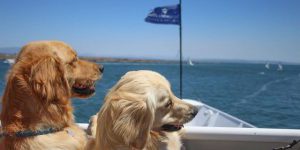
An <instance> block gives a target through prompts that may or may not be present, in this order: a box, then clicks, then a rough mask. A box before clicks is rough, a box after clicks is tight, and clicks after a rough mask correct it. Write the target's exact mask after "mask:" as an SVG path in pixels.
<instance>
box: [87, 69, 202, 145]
mask: <svg viewBox="0 0 300 150" xmlns="http://www.w3.org/2000/svg"><path fill="white" fill-rule="evenodd" d="M197 112H198V109H197V108H196V107H195V106H192V105H190V104H188V103H186V102H184V101H182V100H180V99H179V98H177V97H176V96H175V95H174V94H173V93H172V91H171V86H170V84H169V82H168V81H167V80H166V79H165V78H164V77H163V76H162V75H160V74H159V73H156V72H153V71H146V70H141V71H131V72H128V73H126V74H125V75H124V76H123V77H122V78H121V79H120V81H119V82H118V83H117V84H116V85H115V86H114V87H113V88H112V89H111V90H110V92H109V93H108V94H107V96H106V98H105V102H104V104H103V106H102V108H101V109H100V112H99V113H98V118H97V119H96V118H94V120H97V124H98V125H97V131H96V135H95V140H94V141H93V142H91V144H90V146H91V147H89V148H88V149H94V150H119V149H122V150H123V149H130V150H133V149H134V150H136V149H138V150H142V149H143V150H158V149H169V150H179V149H180V147H181V141H180V135H179V132H178V131H180V130H181V128H182V127H183V124H184V123H187V122H188V121H190V120H191V119H193V118H194V117H195V115H196V114H197ZM94 130H95V129H94Z"/></svg>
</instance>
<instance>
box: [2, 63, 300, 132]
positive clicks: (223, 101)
mask: <svg viewBox="0 0 300 150" xmlns="http://www.w3.org/2000/svg"><path fill="white" fill-rule="evenodd" d="M102 64H103V65H104V67H105V72H104V76H103V78H102V80H101V81H99V82H98V84H97V86H96V90H97V91H96V94H95V96H93V97H91V98H89V99H87V100H81V99H73V100H72V102H73V105H74V108H75V109H74V110H75V116H76V121H77V122H88V119H89V117H90V116H91V115H93V114H95V113H97V112H98V111H99V109H100V107H101V105H102V103H103V99H104V96H105V94H106V93H107V92H108V90H109V89H110V88H111V87H112V86H113V85H114V84H115V83H116V82H117V81H118V80H119V79H120V77H121V76H122V75H124V74H125V73H126V72H127V71H131V70H141V69H143V70H145V69H146V70H154V71H157V72H159V73H161V74H163V75H164V76H166V78H167V79H168V80H169V81H170V82H171V85H172V90H173V91H174V93H175V94H176V95H177V96H179V66H178V64H164V63H102ZM270 67H271V68H270V69H269V70H267V69H266V68H265V67H264V64H238V63H199V64H195V65H194V66H189V65H184V66H183V71H184V72H183V97H184V98H189V99H195V100H200V101H202V102H204V103H206V104H208V105H211V106H213V107H215V108H218V109H220V110H222V111H224V112H227V113H229V114H231V115H233V116H236V117H238V118H240V119H242V120H244V121H246V122H249V123H251V124H253V125H255V126H257V127H266V128H293V129H300V66H299V65H284V66H283V71H277V65H270ZM9 68H10V66H9V64H5V63H2V62H0V90H1V93H3V89H4V86H5V75H6V72H7V71H8V70H9Z"/></svg>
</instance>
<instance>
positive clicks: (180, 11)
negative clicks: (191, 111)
mask: <svg viewBox="0 0 300 150" xmlns="http://www.w3.org/2000/svg"><path fill="white" fill-rule="evenodd" d="M179 16H180V19H179V57H180V60H179V61H180V69H179V72H180V79H179V80H180V88H179V90H180V98H182V6H181V0H179Z"/></svg>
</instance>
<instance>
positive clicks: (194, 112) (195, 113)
mask: <svg viewBox="0 0 300 150" xmlns="http://www.w3.org/2000/svg"><path fill="white" fill-rule="evenodd" d="M198 111H199V109H198V108H197V107H194V108H193V111H192V112H191V115H192V116H193V117H195V116H196V115H197V113H198Z"/></svg>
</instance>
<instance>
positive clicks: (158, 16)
mask: <svg viewBox="0 0 300 150" xmlns="http://www.w3.org/2000/svg"><path fill="white" fill-rule="evenodd" d="M180 19H181V16H180V6H179V5H173V6H162V7H156V8H154V9H153V10H152V11H151V12H150V13H149V14H148V16H147V17H146V18H145V21H146V22H149V23H156V24H175V25H179V24H180Z"/></svg>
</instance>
